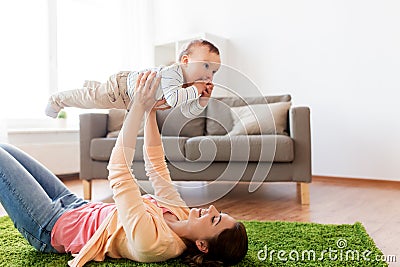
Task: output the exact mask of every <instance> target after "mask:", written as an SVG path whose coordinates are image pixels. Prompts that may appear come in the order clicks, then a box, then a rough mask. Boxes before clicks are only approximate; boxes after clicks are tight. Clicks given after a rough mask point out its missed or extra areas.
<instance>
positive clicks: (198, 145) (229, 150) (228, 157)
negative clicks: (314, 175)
mask: <svg viewBox="0 0 400 267" xmlns="http://www.w3.org/2000/svg"><path fill="white" fill-rule="evenodd" d="M275 147H276V149H275ZM261 148H262V149H261ZM185 153H186V158H187V159H188V160H191V161H198V162H201V161H207V162H213V161H245V162H247V161H249V162H258V161H261V162H271V161H272V160H273V162H291V161H293V159H294V143H293V140H292V139H291V138H290V137H288V136H285V135H238V136H228V135H224V136H216V135H215V136H198V137H192V138H189V139H188V140H187V142H186V145H185Z"/></svg>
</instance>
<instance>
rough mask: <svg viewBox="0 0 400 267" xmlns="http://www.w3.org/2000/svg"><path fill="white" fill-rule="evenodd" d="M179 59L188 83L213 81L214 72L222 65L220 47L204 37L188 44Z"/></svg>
mask: <svg viewBox="0 0 400 267" xmlns="http://www.w3.org/2000/svg"><path fill="white" fill-rule="evenodd" d="M178 59H179V63H180V64H181V66H182V72H183V77H184V79H185V82H186V83H192V82H195V81H207V82H212V80H213V78H214V74H215V73H216V72H217V71H218V69H219V67H220V65H221V58H220V56H219V50H218V48H217V47H216V46H215V45H214V44H212V43H211V42H209V41H206V40H203V39H197V40H193V41H191V42H189V43H188V44H186V45H185V46H184V48H183V49H182V52H181V53H180V54H179V58H178Z"/></svg>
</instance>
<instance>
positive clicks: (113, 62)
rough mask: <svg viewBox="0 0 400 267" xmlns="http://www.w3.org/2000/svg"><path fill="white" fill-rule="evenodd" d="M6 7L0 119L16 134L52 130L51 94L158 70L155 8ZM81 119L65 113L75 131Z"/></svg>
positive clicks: (93, 3)
mask: <svg viewBox="0 0 400 267" xmlns="http://www.w3.org/2000/svg"><path fill="white" fill-rule="evenodd" d="M4 2H5V3H4ZM0 5H1V6H0V7H1V11H0V12H1V14H0V15H1V18H0V19H1V25H2V27H3V26H4V25H7V27H6V28H5V33H6V34H5V36H7V38H5V39H4V40H7V41H3V44H2V49H1V50H2V51H1V58H2V61H3V62H2V63H1V64H2V70H1V71H2V75H4V77H5V78H4V79H2V80H3V81H2V89H1V92H2V97H1V98H0V99H1V106H2V110H1V114H2V116H3V117H6V118H7V119H9V121H12V126H11V127H12V128H20V127H35V126H38V125H39V127H40V126H41V125H52V124H53V123H52V121H53V119H51V118H48V117H46V116H45V114H44V109H45V107H46V104H47V100H48V97H49V95H50V94H51V93H54V92H56V91H63V90H71V89H77V88H81V86H82V84H83V82H84V81H85V80H98V81H100V82H104V81H105V80H106V79H107V78H108V77H109V76H110V75H111V74H114V73H116V72H118V71H120V70H129V69H137V68H139V67H140V68H143V67H149V65H148V64H149V63H152V58H151V53H152V38H151V37H150V36H151V33H152V30H146V29H151V28H152V27H153V25H152V24H151V22H149V21H151V12H152V11H151V1H143V0H138V1H130V0H61V1H57V0H36V1H30V0H15V1H3V2H2V3H1V4H0ZM143 22H144V23H143ZM139 29H140V32H139ZM133 37H137V38H133ZM138 44H140V46H138ZM3 45H5V46H4V48H3ZM143 47H146V49H140V48H143ZM144 58H146V59H145V60H144ZM80 112H82V110H79V109H74V108H70V109H67V113H68V118H69V120H75V125H77V119H78V114H79V113H80ZM47 122H50V123H49V124H47ZM9 127H10V125H9Z"/></svg>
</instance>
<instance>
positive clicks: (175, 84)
mask: <svg viewBox="0 0 400 267" xmlns="http://www.w3.org/2000/svg"><path fill="white" fill-rule="evenodd" d="M148 70H152V71H157V73H158V74H157V75H158V76H160V77H161V81H160V85H159V88H158V90H157V92H156V99H158V100H160V99H162V98H165V100H166V102H167V104H168V106H171V107H172V108H175V107H178V106H180V108H181V111H182V113H183V115H185V116H186V117H187V118H195V117H197V116H198V115H200V113H201V112H202V111H203V110H204V108H205V107H202V106H201V105H200V103H199V98H200V95H199V93H198V91H197V88H196V87H195V86H194V85H192V86H189V87H186V88H182V85H183V84H184V78H183V73H182V68H181V66H180V65H178V64H174V65H171V66H167V67H158V68H153V69H145V70H142V71H132V72H130V73H129V74H128V79H127V91H128V95H129V98H130V99H133V92H134V89H135V84H136V80H137V77H138V75H139V74H140V73H143V72H146V71H148Z"/></svg>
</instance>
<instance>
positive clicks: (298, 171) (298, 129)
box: [289, 107, 311, 182]
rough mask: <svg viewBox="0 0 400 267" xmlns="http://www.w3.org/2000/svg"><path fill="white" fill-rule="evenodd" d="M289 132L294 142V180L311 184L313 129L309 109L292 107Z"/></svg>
mask: <svg viewBox="0 0 400 267" xmlns="http://www.w3.org/2000/svg"><path fill="white" fill-rule="evenodd" d="M289 132H290V137H291V138H292V139H293V141H294V161H293V167H294V169H293V180H294V181H298V182H311V129H310V109H309V108H308V107H292V108H291V109H290V110H289Z"/></svg>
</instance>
